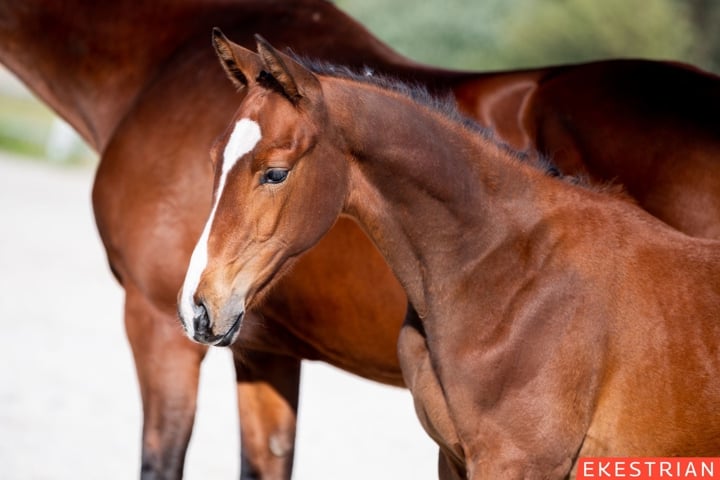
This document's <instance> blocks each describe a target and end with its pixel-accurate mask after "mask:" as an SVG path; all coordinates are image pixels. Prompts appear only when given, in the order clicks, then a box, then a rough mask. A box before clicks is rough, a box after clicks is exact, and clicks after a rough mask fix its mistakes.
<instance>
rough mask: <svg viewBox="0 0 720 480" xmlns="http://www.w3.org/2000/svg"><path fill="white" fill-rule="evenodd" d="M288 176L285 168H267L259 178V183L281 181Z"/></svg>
mask: <svg viewBox="0 0 720 480" xmlns="http://www.w3.org/2000/svg"><path fill="white" fill-rule="evenodd" d="M287 176H288V170H287V169H286V168H268V169H267V170H265V173H264V174H263V176H262V179H261V180H260V183H282V182H284V181H285V179H286V178H287Z"/></svg>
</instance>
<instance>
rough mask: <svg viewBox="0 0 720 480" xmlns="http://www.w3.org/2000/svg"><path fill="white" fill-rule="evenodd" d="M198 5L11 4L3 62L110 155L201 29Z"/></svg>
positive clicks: (3, 15)
mask: <svg viewBox="0 0 720 480" xmlns="http://www.w3.org/2000/svg"><path fill="white" fill-rule="evenodd" d="M195 3H200V2H195ZM208 3H209V2H205V6H206V7H207V6H208V5H207V4H208ZM191 6H192V4H191V3H190V2H185V3H184V2H178V3H175V4H174V6H173V4H166V2H162V1H161V2H130V1H126V0H116V1H110V2H104V1H101V2H98V1H94V0H77V1H73V2H58V1H54V0H23V1H22V2H12V1H4V3H0V61H2V62H3V63H5V64H6V65H7V66H8V67H9V68H10V69H11V70H12V71H14V72H15V74H17V75H18V76H19V77H20V79H21V80H23V82H25V83H26V85H28V87H29V88H30V89H31V90H33V91H34V93H35V94H36V95H38V97H40V99H42V100H43V101H44V102H46V103H47V104H48V105H49V106H51V107H52V108H53V109H54V110H55V111H56V112H57V113H58V114H60V115H61V116H62V117H64V118H65V119H66V120H67V121H68V122H69V123H70V124H71V125H72V126H73V127H74V128H75V129H76V130H77V131H78V132H79V133H80V134H81V135H82V136H83V138H85V140H86V141H87V142H88V143H89V144H90V145H92V146H93V147H94V148H95V149H96V150H98V151H102V150H103V148H104V147H105V146H106V144H107V142H108V141H109V139H110V136H111V135H112V132H113V131H114V130H115V128H116V127H117V126H118V124H119V122H120V121H121V120H122V118H123V116H124V114H125V113H126V112H127V110H128V109H129V108H130V106H131V105H132V104H133V103H134V101H135V100H136V98H137V97H138V95H139V94H140V92H141V90H142V89H143V87H144V86H145V85H146V84H147V83H148V82H149V79H150V78H152V76H153V75H154V73H155V72H156V70H157V69H158V66H159V65H160V64H162V62H163V60H165V59H166V58H168V57H169V56H170V55H171V54H172V52H173V51H175V49H177V48H178V46H179V45H180V44H181V43H182V42H183V41H184V40H185V39H186V38H187V36H188V35H190V34H191V33H192V32H194V31H195V28H193V27H192V25H193V20H196V21H197V18H193V17H194V15H196V14H198V13H199V11H200V7H201V6H202V4H200V5H196V6H195V8H194V9H193V8H191ZM200 23H202V22H200ZM203 33H204V35H205V37H206V42H205V43H206V44H209V41H207V38H209V33H208V31H207V29H204V32H203ZM208 48H209V47H208Z"/></svg>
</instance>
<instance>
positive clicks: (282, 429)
mask: <svg viewBox="0 0 720 480" xmlns="http://www.w3.org/2000/svg"><path fill="white" fill-rule="evenodd" d="M234 353H235V372H236V376H237V392H238V409H239V414H240V415H239V416H240V432H241V462H242V464H241V465H242V467H241V471H240V478H241V479H242V480H252V479H263V480H270V479H273V480H274V479H278V480H280V479H283V480H284V479H290V476H291V474H292V466H293V455H294V449H295V426H296V420H297V406H298V393H299V387H300V360H299V359H297V358H293V357H289V356H284V355H278V354H274V353H264V352H259V351H256V350H242V351H240V352H234Z"/></svg>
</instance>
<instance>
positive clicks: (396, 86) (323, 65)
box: [288, 51, 632, 201]
mask: <svg viewBox="0 0 720 480" xmlns="http://www.w3.org/2000/svg"><path fill="white" fill-rule="evenodd" d="M288 54H289V55H290V56H291V57H292V58H293V59H295V60H296V61H297V62H299V63H300V64H301V65H303V66H304V67H305V68H307V69H308V70H310V71H311V72H313V73H315V74H318V75H323V76H327V77H334V78H342V79H347V80H351V81H355V82H360V83H366V84H369V85H374V86H376V87H379V88H381V89H384V90H389V91H391V92H395V93H399V94H401V95H404V96H406V97H408V98H410V99H411V100H413V101H415V102H417V103H419V104H421V105H423V106H426V107H428V108H430V109H432V110H434V111H436V112H439V113H440V114H442V115H443V116H445V117H446V118H448V119H450V120H451V121H453V122H455V123H457V124H459V125H461V126H462V127H463V128H465V129H467V130H469V131H470V132H472V133H474V134H479V135H481V136H482V137H483V138H484V139H486V140H487V141H489V142H491V143H493V144H494V145H496V146H497V147H498V148H500V149H501V150H503V151H504V152H505V153H507V154H508V155H509V156H510V157H512V158H514V159H516V160H518V161H520V162H523V163H527V164H530V165H532V166H533V167H535V168H537V169H538V170H540V171H542V172H544V173H545V174H546V175H548V176H550V177H556V178H559V179H561V180H563V181H565V182H568V183H571V184H574V185H578V186H581V187H584V188H587V189H589V190H593V191H596V192H600V193H606V194H610V195H611V196H616V197H622V198H623V199H625V200H628V201H632V200H631V197H629V196H627V194H626V193H625V191H624V189H623V187H622V185H620V184H617V183H613V182H605V183H602V184H596V183H591V182H589V181H588V179H587V178H585V177H584V176H571V175H565V174H563V172H562V171H561V170H560V169H559V168H558V167H557V166H556V165H555V164H554V163H553V162H552V160H551V159H550V158H549V157H548V156H547V155H545V154H543V153H542V152H540V151H538V150H534V149H532V150H526V151H519V150H517V149H515V148H514V147H512V146H511V145H509V144H507V143H506V142H504V141H502V140H500V139H498V138H497V136H496V135H495V132H494V131H493V130H492V129H490V128H487V127H484V126H482V125H480V124H479V123H477V122H476V121H475V120H474V119H472V118H469V117H467V116H465V115H463V113H462V112H460V110H459V109H458V106H457V103H456V101H455V97H454V96H453V94H452V92H451V91H450V90H449V89H448V90H447V91H446V92H444V93H443V94H437V93H432V92H431V91H430V90H428V88H427V87H426V86H425V85H423V84H421V83H419V82H408V81H403V80H400V79H398V78H395V77H392V76H388V75H385V74H382V73H377V72H375V71H374V70H373V69H372V68H370V67H367V66H366V67H364V68H362V69H360V70H357V69H354V68H352V67H348V66H345V65H337V64H333V63H329V62H325V61H322V60H317V59H312V58H307V57H303V56H300V55H297V54H295V53H294V52H292V51H288Z"/></svg>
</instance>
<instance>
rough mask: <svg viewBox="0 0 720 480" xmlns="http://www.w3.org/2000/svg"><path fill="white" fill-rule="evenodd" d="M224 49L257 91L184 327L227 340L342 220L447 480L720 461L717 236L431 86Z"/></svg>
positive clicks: (250, 96)
mask: <svg viewBox="0 0 720 480" xmlns="http://www.w3.org/2000/svg"><path fill="white" fill-rule="evenodd" d="M216 48H217V51H218V54H219V56H220V57H221V58H222V60H223V64H224V65H225V66H226V68H227V71H228V73H229V74H230V75H231V76H232V80H233V81H234V82H235V83H236V84H237V85H238V86H240V87H241V88H243V89H244V90H245V91H246V92H245V96H244V98H243V100H242V101H241V102H240V104H239V109H238V111H237V112H236V114H235V116H234V118H233V120H232V122H231V124H230V126H229V127H228V128H227V129H226V131H225V133H224V134H223V135H222V136H221V137H220V139H219V141H218V144H217V145H216V146H215V147H214V148H213V150H212V157H213V158H214V161H215V164H216V167H215V175H216V179H215V195H214V203H213V208H212V211H211V215H210V216H209V218H208V221H207V223H206V226H205V230H204V232H203V235H202V237H201V241H200V242H199V243H198V245H197V247H196V250H195V253H194V254H193V258H192V261H191V266H190V269H189V271H188V278H187V279H186V282H185V284H184V288H183V291H182V293H181V296H180V312H181V320H182V322H183V325H184V327H185V329H186V330H187V332H188V334H189V335H191V336H194V337H195V338H201V339H203V340H204V341H207V342H220V343H228V342H231V341H232V340H233V339H234V338H235V337H237V336H238V335H239V334H240V332H241V331H242V329H243V328H244V316H245V312H246V311H248V309H252V308H253V307H254V305H255V304H256V303H257V302H258V301H259V299H260V298H261V297H262V296H263V294H264V292H265V291H267V290H268V289H269V288H270V286H271V285H272V284H273V282H274V281H275V280H276V279H277V278H278V277H279V276H280V275H281V274H282V272H283V271H285V270H286V269H287V268H288V266H289V265H291V264H292V263H293V262H294V261H295V260H296V259H297V258H298V257H299V256H300V255H301V254H302V253H303V252H304V251H306V250H308V249H310V248H311V247H312V246H313V245H315V244H316V243H317V242H318V241H320V239H321V238H322V237H323V236H324V235H325V234H326V233H327V232H328V231H329V230H330V229H331V228H332V226H333V224H335V222H336V221H337V220H338V217H339V216H340V215H342V214H346V215H349V216H351V217H352V218H354V219H355V220H356V221H357V222H358V223H359V224H360V225H361V226H362V227H363V229H364V230H365V231H366V232H367V233H368V235H369V236H370V237H371V238H372V240H373V241H374V242H375V244H376V245H377V246H378V248H379V250H380V251H381V252H382V254H383V257H384V258H386V259H387V261H388V264H389V265H390V267H391V268H392V270H393V271H394V272H395V274H396V275H397V278H398V279H399V281H400V282H401V284H402V285H403V288H404V289H405V291H406V292H407V294H408V299H409V302H410V305H411V306H412V309H411V310H410V314H409V315H408V318H407V321H406V323H405V325H404V327H403V331H402V333H401V335H400V339H399V344H398V352H399V357H400V362H401V366H402V372H403V376H404V379H405V382H406V384H407V386H408V387H409V388H410V390H411V391H412V394H413V397H414V401H415V405H416V410H417V413H418V416H419V418H420V420H421V422H422V424H423V426H424V427H425V429H426V430H427V432H428V433H429V434H430V435H431V436H432V437H433V439H434V440H435V441H436V442H437V443H438V445H439V446H440V449H441V461H440V474H441V478H444V479H450V478H453V479H462V478H468V479H480V478H483V479H485V478H487V479H498V478H503V479H515V478H517V479H520V478H523V479H527V478H538V479H539V478H548V479H555V478H557V479H562V478H567V477H568V476H570V475H572V474H573V470H574V466H575V465H576V462H577V460H578V458H579V457H584V456H661V457H662V456H716V455H718V454H720V409H718V404H720V378H719V377H718V375H717V372H718V371H720V278H718V272H720V244H718V243H717V241H713V240H705V239H698V238H694V237H690V236H687V235H685V234H683V233H681V232H678V231H677V230H675V229H672V228H670V227H668V226H667V225H666V224H664V223H663V222H661V221H659V220H658V219H656V218H654V217H652V216H651V215H649V214H648V213H647V212H646V211H644V210H642V209H640V208H638V207H637V206H635V205H632V204H631V203H629V202H627V201H626V199H625V198H624V196H623V195H620V194H618V193H617V192H612V191H611V192H608V190H607V189H600V188H590V187H588V186H585V185H579V184H578V182H577V181H575V180H574V181H569V180H568V179H566V178H560V177H558V175H557V173H556V172H554V171H553V170H552V169H542V168H538V167H537V166H535V165H530V164H528V163H527V162H524V161H522V159H521V156H519V155H517V154H516V153H515V152H514V151H513V150H512V149H510V148H508V147H507V146H506V145H503V144H501V143H499V142H498V141H497V140H496V139H494V138H493V136H492V134H491V133H489V132H488V131H487V130H483V129H481V128H479V127H477V126H476V125H475V124H471V123H470V122H467V121H464V120H463V118H462V117H461V116H459V115H457V114H456V113H455V112H453V111H452V110H449V109H447V108H442V107H441V106H439V105H438V103H437V102H433V101H431V100H428V98H427V95H418V96H414V97H413V96H410V94H409V93H408V91H407V89H406V88H403V87H402V86H394V87H393V86H389V84H388V83H387V82H377V81H374V80H373V79H367V78H363V77H362V76H354V77H353V76H347V75H342V74H337V70H335V71H334V72H333V71H332V70H323V72H324V74H319V73H318V70H317V69H316V70H315V71H312V70H310V69H309V68H307V67H306V66H304V65H303V64H301V63H298V62H296V61H295V60H294V59H293V58H291V57H289V56H287V55H283V54H281V53H279V52H277V51H276V50H275V49H274V48H273V47H272V46H271V45H270V44H269V43H267V42H266V41H264V40H263V39H262V38H260V37H258V52H259V53H258V54H255V53H253V52H251V51H250V50H246V49H244V48H242V47H238V46H235V45H232V44H231V43H229V42H228V41H227V40H226V39H225V38H224V37H222V36H221V34H219V33H216ZM328 72H330V73H328ZM429 132H432V135H429V134H428V133H429ZM342 268H345V266H342ZM351 273H352V272H351Z"/></svg>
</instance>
